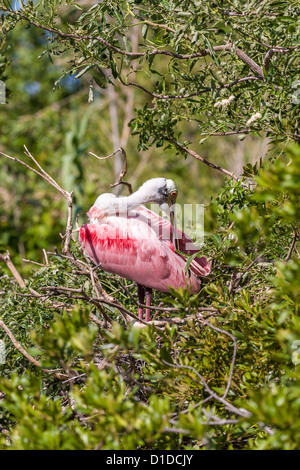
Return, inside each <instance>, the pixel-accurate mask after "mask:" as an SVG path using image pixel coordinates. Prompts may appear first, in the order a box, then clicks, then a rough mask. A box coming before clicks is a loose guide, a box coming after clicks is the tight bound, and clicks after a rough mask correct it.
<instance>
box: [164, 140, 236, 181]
mask: <svg viewBox="0 0 300 470" xmlns="http://www.w3.org/2000/svg"><path fill="white" fill-rule="evenodd" d="M166 139H167V140H169V142H172V143H173V144H174V145H175V146H176V147H178V148H179V149H180V150H182V151H183V152H186V153H188V154H189V155H192V156H193V157H194V158H196V159H197V160H199V161H200V162H202V163H204V164H205V165H208V166H209V167H211V168H213V169H214V170H218V171H220V172H221V173H224V174H225V175H226V176H229V177H230V178H233V179H234V180H235V181H239V178H238V177H237V176H235V175H234V174H233V173H232V172H230V171H228V170H226V169H225V168H222V167H221V166H220V165H216V164H215V163H211V162H209V161H208V160H206V159H205V158H204V157H201V155H199V154H198V153H197V152H195V151H194V150H191V149H189V148H187V147H185V146H184V145H182V144H181V143H180V142H178V141H177V140H174V139H172V138H171V137H170V136H168V137H167V138H166Z"/></svg>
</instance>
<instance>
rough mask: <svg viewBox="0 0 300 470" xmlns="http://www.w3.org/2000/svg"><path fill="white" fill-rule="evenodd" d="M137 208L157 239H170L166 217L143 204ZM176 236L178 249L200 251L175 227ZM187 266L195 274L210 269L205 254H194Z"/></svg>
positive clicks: (184, 251)
mask: <svg viewBox="0 0 300 470" xmlns="http://www.w3.org/2000/svg"><path fill="white" fill-rule="evenodd" d="M137 210H138V211H139V212H140V213H141V214H143V215H144V216H145V217H146V218H147V219H148V220H149V222H150V223H149V225H150V226H151V228H152V229H153V230H154V231H155V233H156V235H157V237H158V238H159V239H163V240H170V241H171V240H172V225H171V223H170V222H169V221H168V220H167V219H164V218H163V217H160V216H159V215H158V214H156V213H155V212H153V211H151V210H149V209H147V208H146V207H145V206H139V207H138V209H137ZM177 237H178V242H179V251H181V252H182V253H185V254H187V255H188V256H191V255H194V254H196V253H198V252H199V251H200V249H199V248H198V247H197V246H196V245H195V244H194V242H193V240H192V239H191V238H190V237H189V236H188V235H187V234H186V233H184V232H182V231H181V230H179V229H177ZM182 258H183V259H185V258H184V256H182ZM189 267H190V269H191V270H192V271H193V272H194V273H195V274H196V275H197V276H207V275H208V274H210V271H211V263H210V262H209V261H208V260H207V258H206V257H205V256H202V257H201V258H200V257H198V256H196V257H195V258H194V259H193V260H192V262H191V263H190V266H189Z"/></svg>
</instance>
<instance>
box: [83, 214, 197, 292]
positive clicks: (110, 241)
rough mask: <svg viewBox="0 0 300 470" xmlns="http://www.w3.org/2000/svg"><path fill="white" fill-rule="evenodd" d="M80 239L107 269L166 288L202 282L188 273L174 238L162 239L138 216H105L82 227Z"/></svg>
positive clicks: (191, 285) (94, 259)
mask: <svg viewBox="0 0 300 470" xmlns="http://www.w3.org/2000/svg"><path fill="white" fill-rule="evenodd" d="M79 240H80V243H81V245H82V247H83V248H84V250H85V251H86V252H87V254H88V255H89V256H90V258H91V259H92V260H93V261H94V263H95V264H101V267H102V269H104V270H105V271H108V272H111V273H114V274H118V275H119V276H122V277H125V278H127V279H131V280H133V281H135V282H137V283H138V284H141V285H143V286H146V287H151V288H153V289H157V290H161V291H164V292H168V291H169V286H172V287H174V288H176V289H177V288H178V287H182V288H183V287H185V286H187V285H188V286H190V287H191V288H192V291H193V292H197V291H198V290H199V287H200V284H199V282H198V281H197V279H196V277H195V276H190V278H188V276H187V275H186V273H185V262H184V261H183V260H182V258H181V257H180V256H178V255H177V254H176V253H175V251H174V247H173V245H172V243H171V242H169V241H162V240H159V239H158V238H157V237H156V235H155V233H153V230H152V229H151V228H149V226H148V225H147V224H145V223H144V222H143V221H140V220H138V219H135V218H129V219H127V218H123V217H106V218H105V219H103V221H102V223H101V224H86V225H83V226H82V227H81V228H80V231H79Z"/></svg>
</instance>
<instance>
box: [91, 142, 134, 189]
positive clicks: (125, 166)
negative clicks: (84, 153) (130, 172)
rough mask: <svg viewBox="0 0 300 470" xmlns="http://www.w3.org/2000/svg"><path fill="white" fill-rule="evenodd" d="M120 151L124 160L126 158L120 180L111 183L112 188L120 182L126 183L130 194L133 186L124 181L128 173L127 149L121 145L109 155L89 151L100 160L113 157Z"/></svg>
mask: <svg viewBox="0 0 300 470" xmlns="http://www.w3.org/2000/svg"><path fill="white" fill-rule="evenodd" d="M118 152H121V154H122V156H123V160H124V165H123V169H122V171H121V173H120V175H119V178H118V180H117V181H116V182H115V183H113V184H111V185H110V187H111V188H114V187H115V186H118V185H119V184H125V185H126V186H127V187H128V191H129V193H130V194H132V186H131V184H130V183H127V182H126V181H123V178H124V176H125V175H126V173H127V156H126V152H125V150H124V149H123V148H122V147H119V148H118V149H117V150H115V151H114V152H113V153H111V154H110V155H107V156H106V157H98V156H97V155H96V154H95V153H93V152H89V153H90V154H91V155H93V156H94V157H96V158H98V160H107V159H108V158H111V157H113V156H114V155H116V154H117V153H118Z"/></svg>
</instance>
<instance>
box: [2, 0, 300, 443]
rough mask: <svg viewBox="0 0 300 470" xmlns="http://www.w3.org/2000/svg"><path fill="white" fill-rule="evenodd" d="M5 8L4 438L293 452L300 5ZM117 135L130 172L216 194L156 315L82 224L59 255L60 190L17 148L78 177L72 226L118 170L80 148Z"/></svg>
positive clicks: (299, 263)
mask: <svg viewBox="0 0 300 470" xmlns="http://www.w3.org/2000/svg"><path fill="white" fill-rule="evenodd" d="M0 4H1V7H2V14H1V17H0V21H1V38H2V42H1V45H0V48H1V49H0V54H1V56H0V60H1V63H0V74H1V76H0V78H1V79H2V80H3V81H5V84H7V87H6V98H7V104H6V105H3V108H2V109H1V115H0V122H1V130H2V132H1V138H0V151H1V170H2V175H1V179H0V185H1V195H0V200H1V207H0V221H1V233H0V246H1V253H2V254H1V261H2V263H1V267H0V269H1V270H0V295H1V297H0V298H1V307H0V371H1V379H0V433H1V434H0V448H2V449H11V448H12V449H116V450H118V449H180V450H182V449H299V445H300V413H299V411H300V410H299V394H300V365H299V364H300V355H299V354H300V353H299V350H300V349H299V348H300V321H299V318H300V317H299V313H300V312H299V301H300V287H299V286H300V258H299V244H298V240H299V238H300V231H299V230H300V229H299V217H300V208H299V202H300V189H299V188H300V186H299V181H300V147H299V144H298V141H299V99H298V88H297V87H298V85H299V83H298V82H299V77H298V78H297V73H299V52H298V48H299V4H298V2H296V1H294V2H285V1H281V2H278V1H276V2H275V1H260V2H257V1H254V0H253V1H249V2H247V4H246V5H245V4H244V2H238V1H222V2H219V1H216V2H203V1H192V2H184V1H180V2H179V1H171V0H164V1H156V2H146V1H145V2H142V1H135V2H133V1H121V2H120V1H118V2H117V1H114V0H110V1H108V0H103V1H102V2H99V3H97V2H92V1H91V2H77V3H75V2H73V1H60V0H49V1H36V2H32V1H30V0H28V1H27V2H16V3H14V2H11V3H9V2H7V1H4V0H0ZM132 31H133V32H132ZM136 37H138V41H136ZM38 56H39V59H38ZM21 71H22V74H21ZM41 75H43V76H41ZM112 84H113V85H114V87H112ZM53 86H54V93H52V88H53ZM106 87H107V90H106ZM112 90H113V93H114V94H113V95H112V94H111V93H112ZM129 90H135V91H136V94H135V95H132V94H131V92H129ZM299 96H300V95H299ZM116 103H117V106H114V105H116ZM130 106H131V109H130ZM133 107H134V108H135V111H133ZM116 108H118V113H117V114H113V112H114V111H116ZM113 115H114V116H117V119H118V122H117V124H119V132H120V134H121V135H119V140H118V139H116V140H115V139H114V137H115V134H116V132H117V133H118V129H117V131H116V129H114V121H113V117H112V116H113ZM110 119H111V121H110V123H109V120H110ZM128 123H129V125H130V131H131V137H129V134H128V135H127V132H128V127H127V124H128ZM117 127H118V126H117ZM108 135H112V138H111V139H110V140H109V139H108V137H107V136H108ZM215 139H219V140H215ZM220 139H221V140H220ZM264 139H265V141H267V143H268V153H267V155H266V156H265V155H262V153H263V152H262V149H261V148H260V147H257V146H256V145H257V142H261V141H263V140H264ZM116 142H117V147H118V146H123V147H126V152H127V165H128V169H127V170H128V174H129V176H128V175H126V176H125V175H124V178H125V179H126V178H127V177H129V178H131V179H130V182H131V183H132V184H133V185H134V187H137V185H138V183H139V182H141V181H143V180H145V179H147V178H149V177H151V176H154V175H155V176H158V175H163V176H166V175H167V176H168V177H172V178H174V179H175V180H176V182H177V184H178V186H179V188H180V193H179V199H181V201H180V202H182V203H184V202H192V201H194V202H202V201H205V203H206V205H205V233H206V236H205V244H204V246H203V247H202V249H201V253H203V254H205V255H206V256H208V257H209V259H211V260H212V272H211V274H210V276H209V277H208V278H205V279H204V280H203V284H202V289H201V291H200V292H199V293H198V294H197V295H195V296H190V295H189V294H188V292H187V291H178V292H176V291H173V290H172V292H170V295H165V294H162V293H159V292H155V294H154V300H153V305H154V306H155V307H156V309H153V311H152V317H154V318H155V319H156V320H160V322H157V324H152V325H148V326H147V327H146V328H137V327H136V326H134V318H135V316H136V314H137V299H136V287H135V285H133V283H131V282H130V281H126V280H124V279H120V278H118V277H117V276H114V275H110V274H107V273H105V272H103V271H101V270H99V269H97V270H95V269H93V266H92V265H91V263H90V261H89V259H88V258H87V257H86V256H85V254H84V253H83V252H82V251H81V249H80V246H79V243H78V242H77V241H76V232H74V238H73V239H72V240H71V244H70V247H69V249H68V250H64V251H62V250H61V238H60V236H59V233H60V232H61V233H64V231H65V229H66V209H65V201H64V198H63V197H61V193H60V192H59V191H55V190H54V189H53V187H51V186H49V184H48V182H49V181H48V180H47V178H46V179H45V178H42V177H40V176H39V175H37V174H36V173H34V172H32V171H31V170H30V169H28V168H26V167H24V165H23V166H22V165H21V164H20V161H12V160H11V159H9V158H7V156H9V157H10V156H11V157H17V158H18V159H20V160H21V161H24V162H25V159H23V157H22V155H21V152H22V151H23V145H24V144H25V145H26V147H27V148H28V149H29V150H30V152H32V155H34V156H35V157H36V158H37V160H38V164H40V165H41V167H42V168H43V169H44V170H45V171H47V173H48V174H49V175H51V176H52V177H54V178H55V180H56V179H58V180H59V181H60V182H61V185H62V188H64V189H65V190H66V191H71V190H73V191H74V196H73V205H72V209H73V224H74V226H75V219H76V217H77V215H78V216H79V217H80V218H79V221H80V222H81V221H83V220H85V216H84V212H85V211H86V209H87V208H88V207H89V205H90V204H91V203H92V202H93V200H94V199H95V197H96V196H97V195H98V193H99V192H100V191H103V190H106V191H107V189H108V187H109V183H113V182H115V181H118V180H119V174H120V167H118V166H117V164H116V163H113V162H114V160H113V158H115V157H112V158H110V159H108V160H106V161H103V162H99V161H97V162H96V163H95V160H93V159H92V157H89V158H87V154H88V152H89V151H92V152H95V153H97V154H98V155H101V156H105V155H108V154H110V153H111V152H112V151H114V150H116V145H115V143H116ZM245 143H247V144H245ZM241 145H242V148H241V147H240V146H241ZM246 145H248V147H246ZM136 148H138V149H139V150H140V151H143V152H144V154H145V155H146V156H147V157H146V159H145V160H144V159H143V158H144V157H140V156H139V153H138V152H137V150H136ZM199 148H200V149H201V151H200V152H199V153H198V151H199ZM195 149H196V150H195ZM236 149H239V152H237V155H238V159H237V160H238V161H237V160H235V161H234V159H230V158H228V155H230V153H234V152H236V151H237V150H236ZM241 150H242V151H241ZM240 151H241V152H240ZM255 151H256V158H255V159H254V160H253V159H250V158H247V153H248V152H249V153H253V152H254V153H255ZM3 154H5V155H6V156H5V155H3ZM27 156H28V153H27ZM185 157H187V158H185ZM260 157H264V158H260ZM26 162H27V160H26ZM119 163H120V162H119ZM234 163H235V164H234ZM29 164H30V166H32V167H34V168H37V167H35V166H34V162H33V161H30V162H29ZM121 167H122V162H121ZM120 188H121V185H119V186H117V190H118V191H119V190H120ZM125 190H126V187H124V194H125ZM200 192H201V193H202V194H203V196H202V201H199V193H200ZM67 229H68V227H67ZM64 240H65V239H64ZM7 249H9V251H10V255H11V256H9V255H7V256H5V252H6V250H7ZM41 249H43V250H44V251H43V252H42V254H41ZM25 255H26V257H27V258H30V261H33V262H35V263H38V264H37V265H36V264H32V263H30V262H27V263H24V262H21V260H22V258H25ZM12 261H13V262H14V263H15V265H16V266H17V270H16V268H15V266H14V265H13V264H12ZM157 308H158V309H157ZM131 320H133V321H131Z"/></svg>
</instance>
